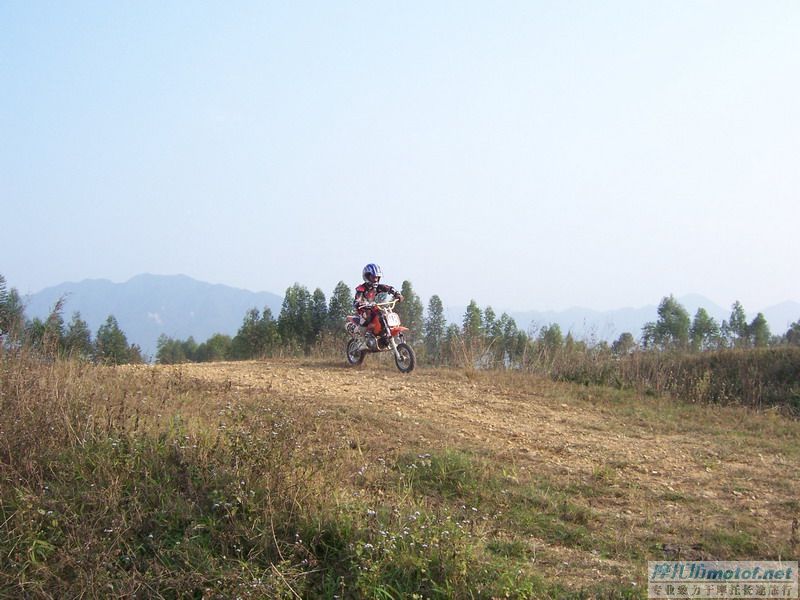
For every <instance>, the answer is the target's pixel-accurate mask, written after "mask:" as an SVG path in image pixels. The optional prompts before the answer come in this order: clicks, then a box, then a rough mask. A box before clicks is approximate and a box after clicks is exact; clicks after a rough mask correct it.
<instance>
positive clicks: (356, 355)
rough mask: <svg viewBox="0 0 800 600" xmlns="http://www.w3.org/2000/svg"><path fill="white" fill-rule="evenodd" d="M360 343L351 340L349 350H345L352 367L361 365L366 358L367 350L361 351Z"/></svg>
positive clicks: (348, 343)
mask: <svg viewBox="0 0 800 600" xmlns="http://www.w3.org/2000/svg"><path fill="white" fill-rule="evenodd" d="M359 345H360V344H359V343H358V340H356V339H351V340H350V341H349V342H347V350H345V352H346V354H347V362H348V364H350V365H352V366H354V367H355V366H357V365H360V364H361V363H363V362H364V356H366V354H367V352H366V350H359Z"/></svg>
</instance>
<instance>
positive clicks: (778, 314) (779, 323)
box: [748, 300, 800, 335]
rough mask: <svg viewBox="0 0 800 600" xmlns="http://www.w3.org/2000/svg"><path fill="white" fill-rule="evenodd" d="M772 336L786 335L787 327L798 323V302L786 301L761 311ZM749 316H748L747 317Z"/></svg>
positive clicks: (799, 304) (799, 309) (799, 308)
mask: <svg viewBox="0 0 800 600" xmlns="http://www.w3.org/2000/svg"><path fill="white" fill-rule="evenodd" d="M761 312H763V313H764V317H765V318H766V319H767V323H769V327H770V330H771V331H772V333H773V334H776V335H780V334H783V333H786V331H787V330H788V329H789V326H790V325H791V324H792V323H794V322H795V321H800V302H793V301H791V300H788V301H786V302H781V303H780V304H776V305H775V306H770V307H767V308H765V309H764V310H762V311H761ZM748 316H749V315H748Z"/></svg>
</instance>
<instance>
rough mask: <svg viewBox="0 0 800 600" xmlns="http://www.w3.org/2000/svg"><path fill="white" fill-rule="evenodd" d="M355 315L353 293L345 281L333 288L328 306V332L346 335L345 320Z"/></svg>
mask: <svg viewBox="0 0 800 600" xmlns="http://www.w3.org/2000/svg"><path fill="white" fill-rule="evenodd" d="M350 314H353V292H352V291H351V290H350V288H349V287H348V286H347V284H346V283H345V282H344V281H340V282H339V283H337V284H336V287H335V288H333V293H332V294H331V299H330V302H329V304H328V325H327V327H328V331H331V332H334V333H341V335H344V319H345V317H347V315H350Z"/></svg>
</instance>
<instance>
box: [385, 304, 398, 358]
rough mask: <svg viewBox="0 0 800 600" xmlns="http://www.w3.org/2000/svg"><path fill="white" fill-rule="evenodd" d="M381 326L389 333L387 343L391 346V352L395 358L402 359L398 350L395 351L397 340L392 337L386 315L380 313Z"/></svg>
mask: <svg viewBox="0 0 800 600" xmlns="http://www.w3.org/2000/svg"><path fill="white" fill-rule="evenodd" d="M381 327H383V330H384V331H385V332H387V334H388V335H389V345H390V346H391V347H392V352H394V356H395V358H396V359H397V360H403V358H402V357H401V356H400V352H398V351H397V340H395V339H394V336H393V335H392V330H391V328H390V327H389V324H388V323H387V322H386V315H384V314H383V313H381Z"/></svg>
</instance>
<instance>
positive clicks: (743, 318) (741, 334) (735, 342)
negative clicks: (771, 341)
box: [728, 300, 750, 348]
mask: <svg viewBox="0 0 800 600" xmlns="http://www.w3.org/2000/svg"><path fill="white" fill-rule="evenodd" d="M728 329H729V330H730V335H731V338H732V339H731V342H732V344H731V345H732V346H733V347H734V348H746V347H747V346H749V344H750V339H749V338H750V335H749V333H750V332H749V330H748V325H747V315H746V314H745V312H744V308H743V307H742V303H741V302H739V301H738V300H737V301H736V302H734V303H733V306H731V317H730V319H729V320H728Z"/></svg>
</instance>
